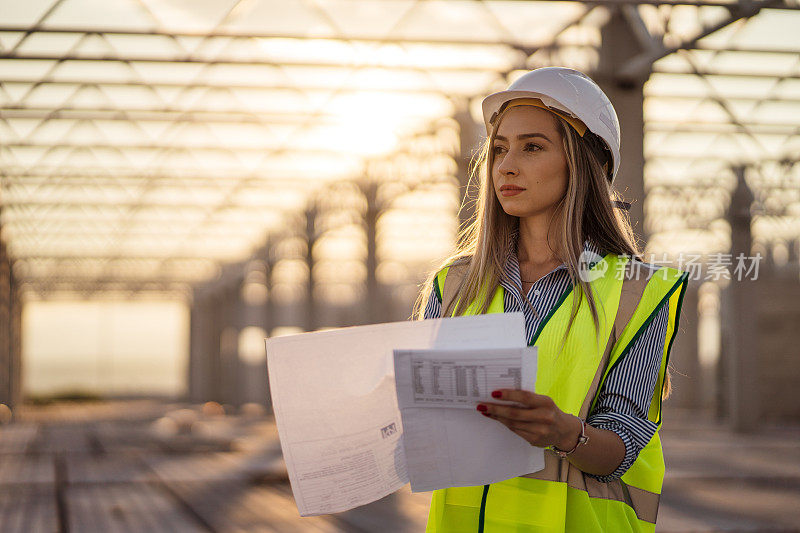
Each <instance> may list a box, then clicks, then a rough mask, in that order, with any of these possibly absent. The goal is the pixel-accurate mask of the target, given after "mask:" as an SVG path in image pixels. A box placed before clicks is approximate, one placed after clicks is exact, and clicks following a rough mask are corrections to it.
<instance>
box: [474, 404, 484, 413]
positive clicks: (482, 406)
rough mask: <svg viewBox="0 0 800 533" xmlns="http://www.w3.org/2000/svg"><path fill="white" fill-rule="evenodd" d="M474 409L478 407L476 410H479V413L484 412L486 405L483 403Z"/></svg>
mask: <svg viewBox="0 0 800 533" xmlns="http://www.w3.org/2000/svg"><path fill="white" fill-rule="evenodd" d="M476 409H478V411H480V412H481V413H485V412H486V406H485V405H483V404H480V405H478V407H477V408H476Z"/></svg>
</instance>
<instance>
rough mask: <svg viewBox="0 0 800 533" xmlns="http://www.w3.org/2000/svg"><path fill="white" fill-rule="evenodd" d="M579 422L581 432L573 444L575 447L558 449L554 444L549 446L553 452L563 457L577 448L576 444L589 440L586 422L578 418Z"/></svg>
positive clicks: (579, 444)
mask: <svg viewBox="0 0 800 533" xmlns="http://www.w3.org/2000/svg"><path fill="white" fill-rule="evenodd" d="M578 420H580V422H581V434H580V435H579V436H578V442H577V443H576V444H575V447H574V448H572V449H571V450H569V451H564V450H559V449H558V448H556V447H555V446H550V449H551V450H553V452H555V454H556V455H558V456H559V457H561V458H562V459H565V458H566V457H567V456H568V455H569V454H571V453H572V452H574V451H575V450H577V449H578V446H585V445H586V443H587V442H589V437H588V436H587V435H586V422H584V421H583V419H582V418H578Z"/></svg>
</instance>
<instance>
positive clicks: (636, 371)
mask: <svg viewBox="0 0 800 533" xmlns="http://www.w3.org/2000/svg"><path fill="white" fill-rule="evenodd" d="M585 250H587V251H589V252H592V253H594V254H599V255H600V256H602V255H603V254H602V253H601V252H600V250H599V249H597V248H596V247H595V246H594V245H593V244H592V243H590V242H589V241H587V242H586V245H585ZM641 266H644V264H642V265H641ZM503 274H504V275H503V276H502V279H501V281H500V285H501V286H502V287H503V288H504V289H505V291H504V299H503V308H504V310H505V312H507V313H513V312H522V313H523V314H524V315H525V334H526V337H527V340H528V343H530V342H531V341H532V339H533V334H534V332H535V331H536V330H537V328H538V327H539V324H540V322H541V320H542V318H544V317H545V316H547V315H548V313H549V312H550V310H551V309H552V308H553V306H554V305H555V303H556V302H557V301H558V299H559V297H560V296H561V294H562V293H563V292H564V291H565V290H566V289H567V288H568V287H569V286H570V279H569V274H568V271H567V267H566V265H565V264H561V265H559V266H557V267H556V268H555V269H553V270H552V271H550V272H549V273H548V274H546V275H545V276H543V277H542V278H540V279H539V280H537V281H536V282H535V283H533V285H532V286H531V288H530V289H529V290H528V294H527V296H528V300H529V301H530V302H531V304H532V306H533V309H535V310H536V313H534V312H533V310H532V309H531V308H530V307H529V306H528V305H527V304H525V303H524V301H523V299H522V295H521V293H520V289H519V287H521V286H522V283H521V277H520V271H519V259H518V257H517V254H516V250H514V249H513V248H512V252H511V253H509V254H508V257H507V259H506V264H505V267H504V272H503ZM441 312H442V302H441V301H440V300H439V297H438V296H437V295H436V291H435V290H431V294H430V296H429V297H428V302H427V305H426V306H425V313H424V317H425V318H439V317H440V316H441ZM668 313H669V307H668V306H667V305H664V304H662V305H661V307H660V308H659V309H658V310H657V313H656V316H655V317H654V320H653V321H652V322H651V323H650V325H649V326H648V327H647V329H646V330H645V331H644V332H643V333H642V335H641V336H640V337H639V338H638V339H637V340H636V342H635V343H634V344H633V346H632V347H631V350H630V352H629V354H628V356H627V357H625V358H623V359H622V360H621V361H620V362H619V364H617V365H616V366H614V367H613V368H612V369H611V371H610V372H609V374H608V376H607V378H606V380H605V383H604V384H603V386H602V388H601V389H600V393H599V396H598V400H597V404H596V405H595V408H594V410H593V411H592V412H591V413H589V416H588V417H587V419H586V423H587V424H589V425H591V426H593V427H596V428H600V429H606V430H609V431H613V432H614V433H616V434H617V435H619V437H620V438H621V439H622V442H623V443H624V444H625V458H624V459H623V461H622V463H621V464H620V465H619V467H617V469H616V470H615V471H614V472H612V473H611V474H609V475H607V476H592V477H594V478H596V479H598V480H599V481H601V482H604V483H606V482H609V481H613V480H615V479H617V478H619V477H621V476H622V475H623V474H624V473H625V472H626V471H627V470H628V468H630V466H631V465H632V464H633V462H634V461H635V460H636V458H637V457H638V456H639V452H640V451H641V450H642V448H644V446H645V445H646V444H647V443H648V442H649V441H650V439H651V438H652V437H653V435H654V433H655V431H656V424H654V423H653V422H651V421H650V420H648V419H647V412H648V410H649V409H650V400H651V399H652V397H653V392H654V390H655V386H656V382H657V380H658V373H659V369H660V368H661V357H662V354H663V349H664V342H665V338H666V334H667V321H668V318H669V316H668ZM587 475H591V474H587Z"/></svg>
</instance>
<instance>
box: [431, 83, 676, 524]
mask: <svg viewBox="0 0 800 533" xmlns="http://www.w3.org/2000/svg"><path fill="white" fill-rule="evenodd" d="M483 113H484V119H485V122H486V129H487V135H488V138H487V144H486V146H485V149H484V150H483V152H482V157H481V158H480V160H479V161H478V164H477V165H476V169H478V170H479V172H480V174H481V176H480V185H479V196H478V202H477V209H476V211H477V214H476V218H475V220H474V222H473V224H472V225H471V227H470V228H468V230H467V231H466V232H465V233H464V234H463V235H462V236H461V238H460V239H459V247H458V251H457V253H456V254H455V255H454V256H452V257H451V258H450V259H448V260H447V261H446V262H445V266H444V268H442V269H441V270H439V271H438V272H437V273H435V274H434V275H432V276H431V280H430V285H428V287H430V286H431V285H432V290H430V292H428V291H426V294H429V296H428V299H427V303H426V304H425V305H424V306H423V305H422V303H423V301H424V299H423V297H421V299H420V301H419V302H418V312H419V313H420V314H422V316H423V317H424V318H437V317H441V316H456V315H465V314H478V313H487V312H490V313H491V312H515V311H516V312H519V311H521V312H523V313H524V315H525V325H526V334H527V338H528V343H529V345H535V346H537V347H538V362H537V365H538V369H537V380H536V393H533V392H530V391H516V390H508V389H504V390H499V391H494V392H493V393H492V396H493V397H494V398H497V399H501V400H510V401H513V402H516V403H517V404H518V407H509V406H508V405H507V404H506V405H500V404H492V403H485V404H480V405H478V406H477V410H478V412H479V414H480V415H483V416H487V417H490V418H492V419H493V420H495V421H496V422H497V423H500V424H503V425H504V426H506V427H507V428H508V429H509V430H510V431H513V432H514V433H516V434H517V435H518V436H520V437H521V438H523V439H525V440H527V441H528V442H529V443H530V444H531V445H533V446H538V447H542V448H546V451H545V468H544V470H542V471H540V472H535V473H531V474H528V475H527V476H523V477H518V478H514V479H510V480H507V481H503V482H501V483H494V484H491V485H486V486H483V487H458V488H450V489H446V490H441V491H436V492H435V493H434V495H433V498H432V500H431V509H430V515H429V518H428V531H485V532H493V531H546V532H555V531H581V532H583V531H613V532H617V531H653V530H654V529H655V520H656V512H657V509H658V498H659V494H660V492H661V484H662V481H663V477H664V461H663V454H662V451H661V444H660V440H659V437H658V428H659V427H660V423H661V416H660V413H661V399H662V395H666V393H668V389H669V379H668V375H667V361H668V355H669V348H670V346H671V344H672V341H673V339H674V336H675V333H676V328H677V323H678V319H679V315H680V306H681V299H682V296H683V292H684V290H685V287H686V276H685V275H684V274H683V273H682V272H680V271H677V270H675V269H670V268H661V269H659V268H657V267H655V266H653V265H647V264H645V263H642V262H641V261H639V259H638V257H639V253H638V250H637V248H636V244H635V242H634V238H633V233H632V231H631V228H630V223H629V222H628V219H627V217H626V215H625V213H624V211H623V210H622V209H620V208H622V207H624V203H623V202H621V201H619V200H617V197H616V193H614V192H613V189H612V183H613V179H614V177H615V175H616V173H617V170H618V168H619V124H618V120H617V116H616V113H615V111H614V108H613V107H612V105H611V103H610V102H609V100H608V98H607V97H606V95H605V94H604V93H603V92H602V91H601V90H600V88H599V87H598V86H597V85H596V84H595V83H594V82H593V81H592V80H591V79H589V78H588V77H587V76H586V75H584V74H582V73H580V72H577V71H574V70H571V69H566V68H560V67H554V68H544V69H537V70H534V71H531V72H529V73H527V74H525V75H524V76H522V77H521V78H520V79H519V80H517V81H516V82H515V83H513V84H512V85H511V86H510V87H509V88H508V89H507V90H505V91H501V92H499V93H495V94H493V95H490V96H488V97H487V98H486V99H485V100H484V101H483ZM421 296H422V295H421ZM423 308H424V309H423ZM479 414H478V413H476V416H479ZM498 460H501V459H498Z"/></svg>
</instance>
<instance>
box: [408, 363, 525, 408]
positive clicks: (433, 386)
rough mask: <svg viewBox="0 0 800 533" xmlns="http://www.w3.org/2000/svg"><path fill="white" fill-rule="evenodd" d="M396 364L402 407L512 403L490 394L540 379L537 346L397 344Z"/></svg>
mask: <svg viewBox="0 0 800 533" xmlns="http://www.w3.org/2000/svg"><path fill="white" fill-rule="evenodd" d="M394 369H395V372H394V374H395V384H396V386H397V403H398V407H400V409H401V410H402V409H405V408H406V407H442V408H460V409H473V410H474V409H475V406H476V405H477V404H478V403H480V402H495V403H510V402H501V401H498V400H495V399H494V398H492V397H491V393H492V391H493V390H497V389H523V388H524V389H526V390H530V391H532V390H533V386H534V384H535V383H536V348H506V349H488V348H486V349H481V350H395V351H394ZM523 384H524V385H525V386H524V387H523Z"/></svg>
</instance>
